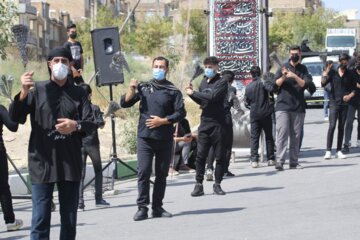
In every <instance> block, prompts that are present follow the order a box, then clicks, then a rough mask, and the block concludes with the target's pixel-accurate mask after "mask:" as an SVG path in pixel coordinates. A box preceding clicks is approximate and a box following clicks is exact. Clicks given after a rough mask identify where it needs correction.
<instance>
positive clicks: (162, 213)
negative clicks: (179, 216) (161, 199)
mask: <svg viewBox="0 0 360 240" xmlns="http://www.w3.org/2000/svg"><path fill="white" fill-rule="evenodd" d="M151 216H152V217H153V218H160V217H165V218H170V217H172V214H171V213H169V212H167V211H166V210H165V209H163V208H162V207H158V208H153V210H152V213H151Z"/></svg>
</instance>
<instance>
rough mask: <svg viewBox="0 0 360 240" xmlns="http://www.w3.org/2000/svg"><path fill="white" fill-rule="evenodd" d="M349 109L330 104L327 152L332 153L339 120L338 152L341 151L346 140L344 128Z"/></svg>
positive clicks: (344, 106)
mask: <svg viewBox="0 0 360 240" xmlns="http://www.w3.org/2000/svg"><path fill="white" fill-rule="evenodd" d="M347 108H348V106H347V105H335V104H332V103H330V111H329V113H330V115H329V130H328V133H327V143H326V150H327V151H331V148H332V144H333V139H334V132H335V128H336V122H337V120H339V124H338V138H337V147H336V151H341V147H342V146H341V145H342V142H343V138H344V126H345V121H346V115H347Z"/></svg>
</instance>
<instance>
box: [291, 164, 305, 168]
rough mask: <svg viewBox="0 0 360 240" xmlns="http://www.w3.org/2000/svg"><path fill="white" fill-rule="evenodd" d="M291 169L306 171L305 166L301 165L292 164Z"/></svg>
mask: <svg viewBox="0 0 360 240" xmlns="http://www.w3.org/2000/svg"><path fill="white" fill-rule="evenodd" d="M289 168H290V169H304V167H303V166H301V165H300V164H298V163H297V164H290V166H289Z"/></svg>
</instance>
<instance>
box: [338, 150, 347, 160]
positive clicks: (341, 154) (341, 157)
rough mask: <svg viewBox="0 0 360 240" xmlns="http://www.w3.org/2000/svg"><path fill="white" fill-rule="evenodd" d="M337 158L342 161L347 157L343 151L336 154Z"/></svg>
mask: <svg viewBox="0 0 360 240" xmlns="http://www.w3.org/2000/svg"><path fill="white" fill-rule="evenodd" d="M335 157H336V158H340V159H345V158H346V155H345V154H343V153H342V152H341V151H337V152H336V154H335Z"/></svg>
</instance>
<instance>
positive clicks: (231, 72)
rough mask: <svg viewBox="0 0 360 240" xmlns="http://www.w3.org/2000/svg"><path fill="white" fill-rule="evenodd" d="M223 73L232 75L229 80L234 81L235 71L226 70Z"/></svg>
mask: <svg viewBox="0 0 360 240" xmlns="http://www.w3.org/2000/svg"><path fill="white" fill-rule="evenodd" d="M222 75H230V79H229V82H230V83H232V82H233V81H234V78H235V73H234V72H233V71H230V70H224V71H222Z"/></svg>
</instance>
